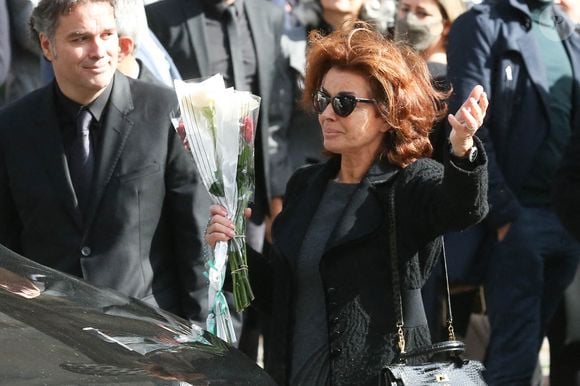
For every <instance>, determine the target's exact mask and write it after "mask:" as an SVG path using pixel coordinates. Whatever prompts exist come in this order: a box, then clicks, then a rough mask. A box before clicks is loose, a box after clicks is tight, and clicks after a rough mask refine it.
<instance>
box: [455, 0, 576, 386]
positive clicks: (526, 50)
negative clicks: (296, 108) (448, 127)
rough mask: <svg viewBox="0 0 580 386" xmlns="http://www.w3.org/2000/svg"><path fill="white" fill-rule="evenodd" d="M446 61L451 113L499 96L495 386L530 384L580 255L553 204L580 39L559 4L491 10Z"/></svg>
mask: <svg viewBox="0 0 580 386" xmlns="http://www.w3.org/2000/svg"><path fill="white" fill-rule="evenodd" d="M447 55H448V56H447V59H448V76H449V80H450V82H451V84H453V88H454V94H453V95H452V96H451V98H450V101H449V107H450V108H451V109H453V108H454V107H456V106H458V105H459V103H460V102H461V101H462V98H464V97H465V95H467V93H468V92H469V91H470V90H469V88H470V87H469V85H471V84H473V83H479V84H482V85H483V86H484V87H485V88H486V90H488V91H489V95H490V96H491V98H490V106H491V107H490V111H489V114H488V116H487V118H486V121H485V122H484V125H483V127H482V128H481V130H479V131H478V136H479V137H480V138H481V139H482V140H483V142H484V144H485V147H486V150H487V152H488V154H489V171H490V184H489V195H488V197H489V203H490V212H489V214H488V216H487V217H486V219H485V221H484V223H485V225H486V229H487V232H488V236H489V240H490V242H489V247H490V253H489V255H488V256H487V259H488V267H487V269H486V270H485V278H484V280H485V290H486V301H487V311H488V316H489V320H490V324H491V336H490V340H489V345H488V348H487V353H486V360H485V365H486V368H487V380H488V382H489V384H491V385H530V383H531V382H532V375H533V374H534V370H535V368H536V364H537V361H538V351H539V349H540V346H541V344H542V341H543V338H544V336H545V334H546V330H547V327H548V325H549V322H550V320H551V319H552V318H553V315H554V313H555V311H556V308H557V306H558V304H559V302H560V300H561V298H562V294H563V292H564V290H565V289H566V287H568V285H569V284H570V283H571V281H572V280H573V278H574V275H575V273H576V267H577V263H578V258H579V256H580V242H578V241H577V240H574V239H573V238H572V236H571V235H570V234H569V233H568V232H567V231H566V229H564V227H563V225H562V224H561V223H560V221H559V218H558V217H557V215H556V213H555V212H554V210H553V207H552V202H551V197H550V196H551V190H552V189H553V185H554V180H555V175H556V170H557V169H558V166H559V164H560V161H561V158H562V156H563V154H564V150H565V148H566V145H567V144H568V143H569V141H570V140H569V138H570V136H571V134H572V133H574V132H578V131H579V130H580V108H579V106H580V35H579V34H578V33H577V32H575V31H574V24H573V23H572V22H571V21H570V20H569V19H568V18H566V16H565V14H564V13H563V10H562V9H561V8H560V7H559V6H557V5H555V4H554V2H553V1H550V0H503V1H497V2H486V3H482V4H480V5H476V6H474V7H473V8H472V9H471V10H469V11H468V12H466V13H465V14H463V15H461V16H460V17H459V18H458V19H457V20H456V21H455V22H454V23H453V26H452V28H451V32H450V34H449V39H448V47H447Z"/></svg>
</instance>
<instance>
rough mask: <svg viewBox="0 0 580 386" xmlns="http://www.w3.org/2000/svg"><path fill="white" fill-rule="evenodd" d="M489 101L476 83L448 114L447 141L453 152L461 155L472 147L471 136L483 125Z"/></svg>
mask: <svg viewBox="0 0 580 386" xmlns="http://www.w3.org/2000/svg"><path fill="white" fill-rule="evenodd" d="M488 106H489V101H488V100H487V94H486V93H485V91H484V90H483V87H481V86H479V85H477V86H475V87H474V88H473V90H471V93H470V94H469V96H468V97H467V100H466V101H465V102H463V105H461V107H460V108H459V110H458V111H457V113H456V114H455V115H452V114H449V117H448V120H449V124H450V125H451V133H450V134H449V142H451V146H452V151H453V154H455V155H456V156H458V157H462V156H463V155H464V154H466V153H467V152H468V151H469V150H470V149H471V148H472V147H473V136H474V135H475V133H476V132H477V130H478V129H479V128H480V127H481V125H483V120H484V118H485V113H486V111H487V107H488Z"/></svg>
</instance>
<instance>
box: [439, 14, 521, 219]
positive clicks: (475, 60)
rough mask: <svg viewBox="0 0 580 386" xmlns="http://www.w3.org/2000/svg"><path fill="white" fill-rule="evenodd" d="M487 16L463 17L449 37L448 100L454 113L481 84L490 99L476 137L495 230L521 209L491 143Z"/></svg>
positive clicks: (491, 39)
mask: <svg viewBox="0 0 580 386" xmlns="http://www.w3.org/2000/svg"><path fill="white" fill-rule="evenodd" d="M490 24H491V21H490V20H489V19H488V15H487V14H486V13H485V12H482V11H481V10H480V9H479V8H478V7H475V8H473V9H472V10H470V11H468V12H467V13H465V14H463V15H462V16H460V17H459V18H458V19H457V20H456V21H455V22H454V23H453V26H452V28H451V32H450V34H449V40H448V46H447V60H448V76H449V80H450V82H451V85H452V86H453V90H454V93H453V95H452V96H451V98H450V100H449V111H450V112H452V113H455V111H457V109H458V108H459V107H460V106H461V104H462V103H463V101H465V100H466V99H467V97H468V95H469V93H470V91H471V89H472V88H473V87H474V86H475V85H477V84H480V85H482V86H483V87H484V89H485V91H486V92H487V94H488V95H489V96H490V108H489V111H488V113H487V116H486V120H485V122H484V124H483V126H482V127H481V128H480V129H479V130H478V132H477V136H478V137H479V138H480V139H481V140H482V142H483V144H484V147H485V151H486V153H487V156H488V163H489V164H488V170H489V197H488V198H489V203H490V212H489V215H488V216H487V219H486V223H487V224H488V226H489V227H490V228H492V229H497V228H498V227H500V226H502V225H504V224H507V223H509V222H512V221H513V220H514V219H515V218H516V217H517V216H518V214H519V211H520V206H519V203H518V201H517V199H516V198H515V196H514V194H513V193H512V191H511V190H510V188H509V187H508V185H507V183H506V181H505V179H504V176H503V173H502V171H501V169H500V166H499V164H498V162H497V154H496V151H495V148H494V144H493V142H492V132H493V130H494V129H497V128H494V127H492V126H491V125H490V122H492V121H493V119H492V115H493V114H494V95H495V93H496V92H498V90H494V89H493V85H494V82H493V62H494V52H493V42H494V41H495V36H494V35H493V32H492V28H491V27H490Z"/></svg>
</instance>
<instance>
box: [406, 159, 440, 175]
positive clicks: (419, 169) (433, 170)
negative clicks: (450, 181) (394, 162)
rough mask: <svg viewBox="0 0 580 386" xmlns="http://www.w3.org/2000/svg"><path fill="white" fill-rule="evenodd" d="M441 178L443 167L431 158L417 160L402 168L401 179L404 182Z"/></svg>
mask: <svg viewBox="0 0 580 386" xmlns="http://www.w3.org/2000/svg"><path fill="white" fill-rule="evenodd" d="M441 176H443V165H442V164H440V163H439V162H437V161H435V160H434V159H432V158H419V159H418V160H416V161H414V162H412V163H410V164H409V165H408V166H407V167H405V168H403V178H404V179H405V180H406V181H410V180H415V179H431V178H440V177H441Z"/></svg>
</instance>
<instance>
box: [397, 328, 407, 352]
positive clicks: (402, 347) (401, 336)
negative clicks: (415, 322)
mask: <svg viewBox="0 0 580 386" xmlns="http://www.w3.org/2000/svg"><path fill="white" fill-rule="evenodd" d="M397 335H398V337H399V342H398V343H397V344H398V346H399V352H400V353H401V354H404V353H405V335H404V334H403V323H402V322H397Z"/></svg>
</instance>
